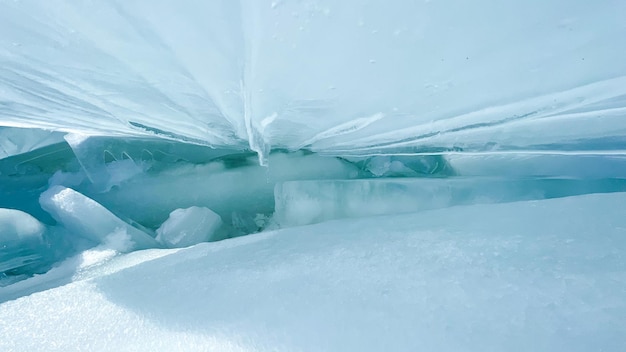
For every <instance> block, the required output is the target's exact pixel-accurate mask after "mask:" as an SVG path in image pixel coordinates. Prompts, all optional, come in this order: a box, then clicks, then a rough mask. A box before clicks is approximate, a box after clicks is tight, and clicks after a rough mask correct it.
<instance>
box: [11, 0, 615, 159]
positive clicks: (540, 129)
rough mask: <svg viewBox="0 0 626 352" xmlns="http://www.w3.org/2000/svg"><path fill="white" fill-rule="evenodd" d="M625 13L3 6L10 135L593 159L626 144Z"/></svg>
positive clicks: (456, 3)
mask: <svg viewBox="0 0 626 352" xmlns="http://www.w3.org/2000/svg"><path fill="white" fill-rule="evenodd" d="M624 13H626V2H624V1H621V0H607V1H601V2H584V1H577V2H571V1H565V0H558V1H544V0H530V1H516V2H506V3H498V4H494V3H493V2H492V1H487V0H478V1H472V2H467V1H464V0H451V1H445V2H444V1H400V2H396V3H389V2H388V1H386V0H370V1H366V2H363V1H334V0H311V1H289V0H278V1H277V0H241V1H232V0H214V1H202V0H187V1H182V2H181V1H176V2H173V1H169V0H131V1H127V0H123V1H122V0H111V1H95V2H93V1H92V2H83V1H74V0H49V1H39V0H22V1H11V0H2V1H0V33H2V36H1V37H0V125H1V126H12V127H36V128H44V129H50V130H60V131H66V132H76V133H79V134H97V135H134V136H137V135H141V136H152V137H158V138H167V139H174V140H179V141H186V142H189V143H199V144H208V145H212V146H236V147H237V148H240V147H242V146H244V147H248V148H251V149H252V150H255V151H258V152H259V153H260V156H261V162H262V163H263V162H264V161H266V160H265V158H266V156H267V152H268V151H269V149H270V148H271V147H286V148H290V149H299V148H309V149H312V150H314V151H319V152H325V153H330V154H335V155H347V154H349V153H356V154H363V153H377V152H381V151H383V152H389V151H397V150H401V149H407V148H408V149H409V150H413V149H415V148H417V149H418V150H429V149H435V150H449V149H455V148H463V149H464V150H469V151H492V150H500V151H502V150H504V151H507V150H530V151H535V150H541V151H546V150H547V151H555V150H560V148H559V145H562V144H567V143H574V144H575V146H574V147H573V149H574V150H577V151H581V150H583V151H584V150H585V149H587V147H586V145H587V144H588V143H589V142H590V141H597V140H602V139H603V138H606V137H620V138H623V137H624V136H625V135H626V119H624V114H625V111H626V98H625V97H626V46H624V45H620V44H621V43H622V42H623V38H626V25H625V24H624V23H625V22H624ZM620 147H621V149H620ZM604 149H610V150H613V151H615V150H614V149H619V150H621V151H622V152H624V150H623V149H624V148H623V143H622V144H618V145H610V146H605V147H604Z"/></svg>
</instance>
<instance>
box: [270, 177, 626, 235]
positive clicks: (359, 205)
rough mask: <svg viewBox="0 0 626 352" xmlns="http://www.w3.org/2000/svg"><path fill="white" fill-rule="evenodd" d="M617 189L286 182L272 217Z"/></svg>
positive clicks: (539, 183)
mask: <svg viewBox="0 0 626 352" xmlns="http://www.w3.org/2000/svg"><path fill="white" fill-rule="evenodd" d="M619 191H622V192H623V191H626V179H621V178H615V179H574V178H557V177H553V178H532V177H527V178H497V177H473V178H470V177H452V178H405V179H403V178H381V179H363V180H312V181H289V182H283V183H279V184H277V185H276V187H275V188H274V197H275V204H276V212H275V213H274V219H275V221H276V222H277V223H278V224H279V225H280V226H296V225H306V224H313V223H318V222H322V221H327V220H332V219H341V218H357V217H368V216H376V215H385V214H400V213H410V212H417V211H424V210H430V209H439V208H447V207H451V206H456V205H468V204H481V203H503V202H513V201H521V200H533V199H546V198H556V197H566V196H572V195H579V194H587V193H598V192H619Z"/></svg>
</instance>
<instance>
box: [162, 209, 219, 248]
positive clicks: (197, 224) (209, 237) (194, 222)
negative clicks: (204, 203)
mask: <svg viewBox="0 0 626 352" xmlns="http://www.w3.org/2000/svg"><path fill="white" fill-rule="evenodd" d="M221 226H222V218H221V217H220V216H219V215H217V214H215V213H214V212H213V211H212V210H211V209H209V208H204V207H195V206H194V207H190V208H187V209H176V210H174V211H173V212H172V213H170V216H169V218H168V219H167V220H166V221H165V222H164V223H163V225H161V227H159V229H158V230H157V231H156V232H157V237H156V240H157V241H159V242H160V243H161V244H163V245H164V246H166V247H169V248H179V247H188V246H191V245H194V244H197V243H200V242H210V241H217V240H220V239H222V237H221V236H220V234H219V232H218V229H219V228H220V227H221Z"/></svg>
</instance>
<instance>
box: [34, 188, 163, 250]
mask: <svg viewBox="0 0 626 352" xmlns="http://www.w3.org/2000/svg"><path fill="white" fill-rule="evenodd" d="M39 202H40V203H41V207H42V208H43V209H44V210H45V211H47V212H48V213H49V214H50V215H52V217H53V218H54V219H55V220H56V221H57V222H58V223H59V224H61V225H63V226H64V227H65V228H66V229H67V230H68V231H69V232H70V233H71V234H75V235H77V236H83V237H85V238H87V239H89V240H91V241H93V242H95V243H104V242H107V241H119V242H118V243H116V245H115V246H116V249H118V250H120V251H123V252H126V251H131V250H137V249H145V248H154V247H157V242H156V241H155V240H154V239H153V238H152V237H150V236H148V235H147V234H146V233H144V232H143V231H140V230H138V229H136V228H134V227H132V226H130V225H128V224H127V223H125V222H124V221H122V220H120V219H119V218H117V217H116V216H115V215H113V214H112V213H111V212H110V211H108V210H107V209H106V208H104V207H103V206H101V205H100V204H98V203H96V202H95V201H94V200H92V199H90V198H87V197H85V196H84V195H82V194H80V193H78V192H76V191H74V190H73V189H70V188H65V187H61V186H54V187H51V188H50V189H49V190H47V191H46V192H44V193H42V195H41V198H40V199H39ZM112 237H118V238H112Z"/></svg>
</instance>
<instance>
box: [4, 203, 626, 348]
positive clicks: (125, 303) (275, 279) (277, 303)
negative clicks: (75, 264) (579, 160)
mask: <svg viewBox="0 0 626 352" xmlns="http://www.w3.org/2000/svg"><path fill="white" fill-rule="evenodd" d="M624 209H626V193H614V194H601V195H585V196H577V197H569V198H560V199H552V200H543V201H527V202H516V203H507V204H490V205H472V206H467V207H455V208H449V209H445V210H436V211H429V212H424V213H421V214H408V215H402V216H391V217H377V218H370V219H352V220H342V221H334V222H328V223H324V224H317V225H313V226H308V227H299V228H293V229H284V230H279V231H276V232H271V233H266V234H258V235H251V236H246V237H242V238H237V239H234V240H226V241H223V242H216V243H205V244H201V245H198V246H195V247H192V248H188V249H183V250H177V251H176V252H174V253H171V254H170V255H167V256H164V257H161V258H158V259H154V256H148V258H146V259H144V261H143V263H136V262H135V263H134V264H133V265H132V267H127V268H126V269H125V270H121V271H118V270H119V269H116V268H117V267H118V266H119V263H112V264H111V266H112V267H111V270H107V267H106V266H107V264H105V265H104V266H103V267H101V268H100V269H99V270H98V271H97V274H98V275H97V277H93V276H91V277H93V278H92V279H90V280H87V281H79V282H74V283H71V284H69V285H66V286H63V287H59V288H56V289H52V290H48V291H45V292H40V293H37V294H33V295H31V296H28V297H22V298H20V299H18V300H15V301H9V302H4V303H2V304H0V336H8V337H9V338H5V339H0V349H1V350H9V351H10V350H20V351H21V350H23V351H33V350H48V351H55V350H58V351H68V350H81V349H83V348H84V347H85V346H90V349H91V350H94V351H99V350H101V351H111V350H129V349H130V350H139V351H154V350H197V349H198V348H200V349H203V350H215V351H277V350H278V351H341V352H343V351H385V350H390V351H416V350H428V351H477V352H478V351H581V352H583V351H585V352H586V351H590V350H604V351H621V350H624V349H625V348H626V344H625V343H626V342H625V341H624V338H623V337H624V336H625V335H626V320H625V319H624V318H623V317H624V316H625V315H626V301H625V300H624V294H623V293H624V291H625V290H626V274H625V273H626V216H625V213H624ZM136 255H142V254H141V252H138V253H132V254H130V256H133V257H134V258H137V256H136ZM1 293H2V291H1V290H0V294H1ZM198 346H201V347H198Z"/></svg>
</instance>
